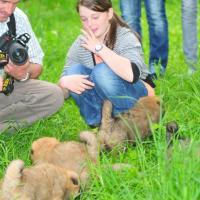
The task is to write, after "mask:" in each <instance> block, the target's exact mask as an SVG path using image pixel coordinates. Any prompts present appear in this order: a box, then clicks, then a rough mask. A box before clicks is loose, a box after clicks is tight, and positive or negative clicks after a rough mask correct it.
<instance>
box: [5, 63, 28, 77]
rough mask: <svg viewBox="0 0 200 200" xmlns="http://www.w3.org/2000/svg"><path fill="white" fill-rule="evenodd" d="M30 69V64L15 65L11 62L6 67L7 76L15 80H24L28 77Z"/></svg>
mask: <svg viewBox="0 0 200 200" xmlns="http://www.w3.org/2000/svg"><path fill="white" fill-rule="evenodd" d="M28 67H29V62H26V63H25V64H24V65H20V66H17V65H14V64H13V63H12V62H11V61H9V63H8V64H7V65H6V66H5V67H4V70H5V72H6V73H7V74H9V75H10V76H12V77H13V78H15V79H16V80H21V79H24V78H25V77H26V75H27V72H28Z"/></svg>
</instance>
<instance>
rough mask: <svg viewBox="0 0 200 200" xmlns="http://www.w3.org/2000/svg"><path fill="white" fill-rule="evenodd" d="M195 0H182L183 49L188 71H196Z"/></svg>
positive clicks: (196, 4) (196, 7) (196, 5)
mask: <svg viewBox="0 0 200 200" xmlns="http://www.w3.org/2000/svg"><path fill="white" fill-rule="evenodd" d="M197 10H198V2H197V0H182V31H183V50H184V54H185V58H186V62H187V64H188V67H189V71H188V72H189V73H193V72H194V71H196V66H197V57H198V56H197V49H198V39H197Z"/></svg>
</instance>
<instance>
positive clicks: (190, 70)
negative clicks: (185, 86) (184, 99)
mask: <svg viewBox="0 0 200 200" xmlns="http://www.w3.org/2000/svg"><path fill="white" fill-rule="evenodd" d="M196 71H197V69H196V67H189V68H188V75H189V76H191V75H193V74H194V73H195V72H196Z"/></svg>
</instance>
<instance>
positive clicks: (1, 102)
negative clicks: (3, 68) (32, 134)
mask: <svg viewBox="0 0 200 200" xmlns="http://www.w3.org/2000/svg"><path fill="white" fill-rule="evenodd" d="M63 102H64V95H63V92H62V90H61V88H60V87H58V86H57V85H55V84H53V83H49V82H45V81H40V80H34V79H30V80H28V81H26V82H17V81H15V83H14V90H13V92H12V93H11V94H10V95H9V96H5V95H4V94H2V93H0V132H1V131H2V130H4V129H7V128H9V127H10V128H11V129H12V128H15V127H16V128H20V127H22V126H27V125H30V124H31V123H33V122H35V121H37V120H39V119H42V118H44V117H46V116H49V115H51V114H53V113H55V112H56V111H58V109H59V108H60V107H61V106H62V105H63Z"/></svg>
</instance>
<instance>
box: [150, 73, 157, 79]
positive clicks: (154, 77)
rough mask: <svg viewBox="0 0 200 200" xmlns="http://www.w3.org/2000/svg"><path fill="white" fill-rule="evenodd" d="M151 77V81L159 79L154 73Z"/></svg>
mask: <svg viewBox="0 0 200 200" xmlns="http://www.w3.org/2000/svg"><path fill="white" fill-rule="evenodd" d="M150 76H151V79H152V80H157V79H158V77H157V74H156V73H152V74H150Z"/></svg>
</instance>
